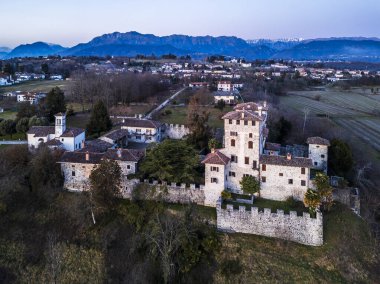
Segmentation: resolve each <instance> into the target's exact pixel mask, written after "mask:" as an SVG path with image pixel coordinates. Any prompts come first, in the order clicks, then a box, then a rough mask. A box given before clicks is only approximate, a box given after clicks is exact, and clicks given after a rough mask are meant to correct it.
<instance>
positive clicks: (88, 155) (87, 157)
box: [86, 151, 90, 161]
mask: <svg viewBox="0 0 380 284" xmlns="http://www.w3.org/2000/svg"><path fill="white" fill-rule="evenodd" d="M89 160H90V152H88V151H87V152H86V161H89Z"/></svg>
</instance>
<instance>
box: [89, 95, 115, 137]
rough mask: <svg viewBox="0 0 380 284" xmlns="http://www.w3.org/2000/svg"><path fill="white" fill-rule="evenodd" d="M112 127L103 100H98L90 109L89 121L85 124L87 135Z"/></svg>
mask: <svg viewBox="0 0 380 284" xmlns="http://www.w3.org/2000/svg"><path fill="white" fill-rule="evenodd" d="M111 128H112V121H111V119H110V117H109V114H108V110H107V107H106V106H105V104H104V103H103V101H98V102H97V103H96V104H95V106H94V108H93V109H92V113H91V117H90V121H89V123H88V124H87V129H86V131H87V133H88V134H89V135H93V134H97V135H98V136H100V134H101V133H102V132H104V131H108V130H110V129H111Z"/></svg>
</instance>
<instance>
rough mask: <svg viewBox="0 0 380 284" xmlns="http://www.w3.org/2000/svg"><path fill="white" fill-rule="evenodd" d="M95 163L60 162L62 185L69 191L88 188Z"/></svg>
mask: <svg viewBox="0 0 380 284" xmlns="http://www.w3.org/2000/svg"><path fill="white" fill-rule="evenodd" d="M94 167H95V164H89V163H78V164H73V163H62V164H61V171H62V175H63V177H64V184H63V187H64V188H66V189H67V190H70V191H78V192H79V191H87V190H89V189H90V181H89V178H90V175H91V171H92V170H93V168H94Z"/></svg>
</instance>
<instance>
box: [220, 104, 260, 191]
mask: <svg viewBox="0 0 380 284" xmlns="http://www.w3.org/2000/svg"><path fill="white" fill-rule="evenodd" d="M222 119H223V120H224V149H222V150H221V152H222V153H223V154H224V155H226V156H227V157H229V158H230V164H229V167H228V171H227V176H226V187H228V188H229V189H232V190H235V191H238V190H240V181H241V179H242V178H243V176H244V175H252V176H254V177H256V178H258V176H259V171H258V169H259V162H260V155H261V154H262V153H263V148H264V144H265V137H266V135H267V129H266V119H267V107H263V106H262V105H259V104H256V103H243V104H239V105H237V106H236V107H235V108H234V110H233V111H231V112H229V113H227V114H226V115H224V116H223V117H222Z"/></svg>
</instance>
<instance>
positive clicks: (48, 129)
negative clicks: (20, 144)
mask: <svg viewBox="0 0 380 284" xmlns="http://www.w3.org/2000/svg"><path fill="white" fill-rule="evenodd" d="M27 139H28V147H29V149H30V150H33V149H36V148H38V147H39V145H40V144H41V143H45V144H46V145H47V146H48V147H49V148H52V149H58V148H59V149H64V150H66V151H75V150H79V149H81V148H83V145H84V142H85V139H86V138H85V131H84V129H81V128H75V127H66V114H64V113H57V114H56V115H55V126H32V127H31V128H30V129H29V131H28V132H27Z"/></svg>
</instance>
